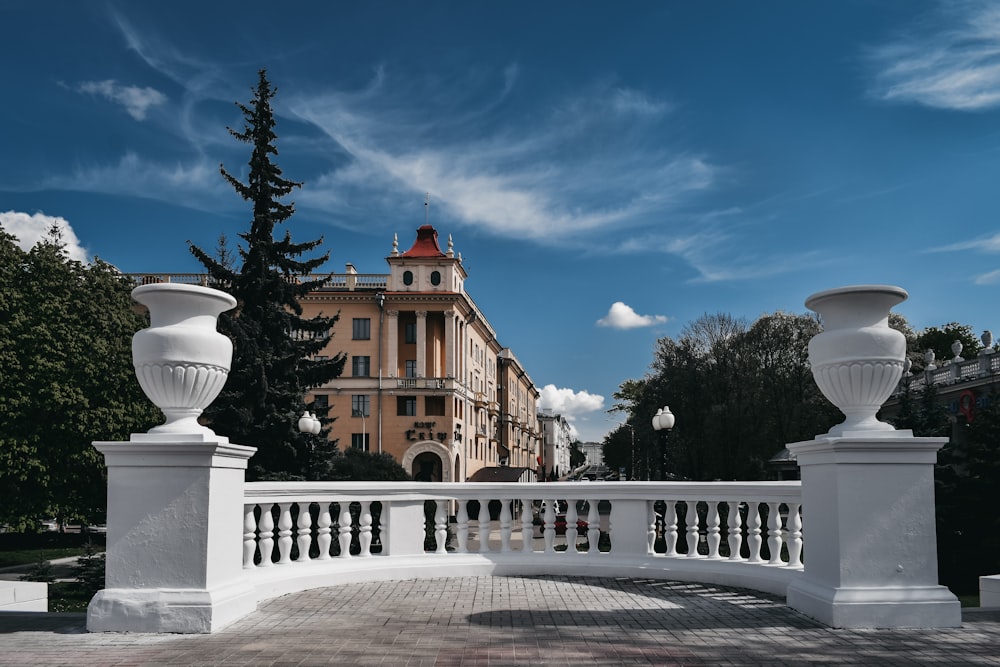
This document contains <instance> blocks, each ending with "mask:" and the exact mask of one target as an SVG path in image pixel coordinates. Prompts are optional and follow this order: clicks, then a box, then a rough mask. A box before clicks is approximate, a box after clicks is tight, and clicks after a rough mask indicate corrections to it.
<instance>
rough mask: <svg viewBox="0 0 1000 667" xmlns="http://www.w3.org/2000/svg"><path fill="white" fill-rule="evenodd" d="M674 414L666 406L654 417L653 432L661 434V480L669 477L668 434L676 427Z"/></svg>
mask: <svg viewBox="0 0 1000 667" xmlns="http://www.w3.org/2000/svg"><path fill="white" fill-rule="evenodd" d="M675 421H676V419H675V417H674V413H672V412H671V411H670V408H669V407H668V406H666V405H664V406H663V407H662V408H660V409H659V410H657V411H656V414H655V415H653V430H654V431H656V432H657V433H660V434H661V435H660V479H666V477H667V433H668V432H670V429H672V428H673V427H674V422H675Z"/></svg>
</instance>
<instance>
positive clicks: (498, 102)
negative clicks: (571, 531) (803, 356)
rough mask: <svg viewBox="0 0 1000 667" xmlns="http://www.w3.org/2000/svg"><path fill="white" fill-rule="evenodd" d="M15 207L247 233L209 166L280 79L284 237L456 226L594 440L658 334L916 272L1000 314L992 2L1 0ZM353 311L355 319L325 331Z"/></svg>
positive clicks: (999, 111)
mask: <svg viewBox="0 0 1000 667" xmlns="http://www.w3.org/2000/svg"><path fill="white" fill-rule="evenodd" d="M0 25H3V26H5V28H6V30H5V38H4V39H3V40H0V62H3V63H4V66H3V67H2V68H0V86H2V87H0V90H3V91H4V99H5V101H4V103H3V104H0V224H2V225H3V226H4V228H5V229H7V230H8V231H10V232H12V233H14V234H16V235H17V236H19V237H20V238H21V240H22V242H23V243H25V244H30V243H31V242H32V241H33V239H34V238H36V237H37V235H38V234H39V233H40V232H42V231H44V229H45V228H46V227H47V226H48V225H49V224H50V223H51V222H52V221H53V220H59V221H62V224H64V225H65V226H66V238H67V239H68V240H70V241H71V242H72V245H73V246H74V248H76V247H77V246H78V247H79V253H80V254H81V256H87V257H92V256H98V257H100V258H102V259H104V260H105V261H108V262H111V263H112V264H114V265H116V266H118V267H119V268H120V269H121V270H123V271H126V272H145V271H150V272H154V271H155V272H195V271H199V270H200V265H198V264H197V263H196V261H195V260H194V259H193V257H192V256H191V255H190V253H189V252H188V247H187V242H188V241H191V242H193V243H195V244H197V245H200V246H202V247H203V248H212V247H214V245H215V242H216V239H217V238H218V236H219V234H220V233H225V234H226V235H228V236H229V237H230V238H231V239H234V240H235V236H236V234H237V233H238V232H239V231H242V230H244V229H246V228H247V227H248V224H249V223H248V210H247V207H246V206H245V205H244V203H243V202H242V201H241V200H239V198H238V197H237V196H236V195H235V194H234V193H233V192H232V190H231V189H230V188H229V187H228V186H227V185H226V184H225V183H224V182H223V180H222V178H221V176H219V174H218V165H219V163H220V162H221V163H224V164H225V165H226V167H227V168H228V169H229V170H231V171H234V172H241V171H243V170H245V163H246V160H247V158H248V153H247V151H246V148H245V146H244V145H242V144H239V143H238V142H236V141H234V140H233V139H232V138H231V137H229V135H228V133H227V131H226V126H227V125H229V126H233V127H240V126H241V123H242V120H241V117H240V115H239V112H238V110H237V109H236V107H235V106H234V104H233V102H234V101H236V100H240V101H247V100H248V99H249V96H250V88H251V87H252V86H253V85H254V84H255V81H256V72H257V70H258V69H259V68H262V67H263V68H266V69H267V70H268V75H269V78H270V79H271V81H272V82H273V83H274V84H275V85H276V86H277V87H278V97H277V98H276V100H275V107H276V110H277V113H278V125H277V128H276V131H277V134H278V137H279V139H278V148H279V151H280V154H279V156H278V163H279V164H280V165H281V167H282V168H283V169H284V172H285V175H286V176H287V177H289V178H292V179H294V180H299V181H303V182H304V187H303V188H302V189H301V190H300V191H298V192H297V193H296V194H295V195H294V197H293V199H294V201H295V202H296V207H297V213H296V215H295V216H294V217H293V218H292V220H291V222H290V223H289V228H290V230H291V232H292V235H293V238H295V239H296V240H307V239H312V238H317V237H319V236H323V237H324V238H325V242H326V249H328V250H329V251H330V253H331V260H330V263H329V264H328V265H327V267H325V268H326V270H329V271H337V272H340V271H342V270H343V267H344V264H345V263H346V262H351V263H353V264H354V265H355V266H356V267H357V268H358V270H359V271H360V272H362V273H383V272H385V271H386V269H387V267H386V264H385V261H384V258H385V257H386V256H387V255H388V254H389V252H390V250H391V247H392V237H393V234H394V233H396V234H398V235H399V239H400V245H401V246H402V247H403V249H405V248H407V247H409V244H410V243H411V242H412V240H413V238H414V233H415V230H416V228H417V227H418V226H419V225H421V224H423V222H424V215H425V209H424V193H428V192H429V193H430V208H429V219H430V222H431V223H432V224H433V225H434V226H435V227H437V229H438V230H439V232H440V233H441V235H442V237H443V238H447V235H448V234H451V235H452V236H453V238H454V241H455V250H456V251H457V252H460V253H462V255H463V258H464V261H465V264H466V268H467V269H468V271H469V274H470V277H469V281H468V283H467V288H468V291H469V293H470V294H471V295H472V296H473V298H474V299H475V300H476V302H477V303H478V304H479V306H480V307H481V308H482V309H483V311H484V312H485V313H486V315H487V317H488V318H489V319H490V321H491V322H492V324H493V325H494V327H495V328H496V329H497V331H498V333H499V335H500V338H501V343H502V344H504V345H505V346H508V347H510V348H512V349H513V350H514V352H515V354H516V355H517V356H518V358H519V359H521V361H522V362H523V363H524V365H525V366H526V367H527V369H528V372H529V374H530V375H531V376H532V378H533V380H534V381H535V383H536V384H537V385H538V386H539V387H543V388H544V391H543V396H544V400H545V404H546V405H548V406H550V407H553V408H554V409H556V410H557V411H560V412H562V413H563V414H565V415H567V416H569V417H570V418H571V419H572V423H573V424H574V426H575V427H576V429H577V431H578V433H579V435H580V436H581V437H582V438H583V439H585V440H599V439H600V438H601V437H603V435H604V433H605V432H606V431H608V430H609V429H611V428H613V426H614V424H613V422H614V421H616V420H617V418H616V417H612V416H609V415H608V414H606V412H605V410H607V408H609V407H610V406H611V404H612V397H611V395H612V392H614V391H615V390H616V389H617V388H618V386H619V385H620V383H621V382H623V381H624V380H626V379H629V378H638V377H641V376H642V375H643V374H644V373H646V371H647V369H648V366H649V363H650V361H651V359H652V352H653V346H654V343H655V341H656V339H657V338H658V337H660V336H664V335H670V336H674V335H677V334H678V333H679V331H680V330H681V329H682V327H683V326H684V325H685V324H686V323H688V322H690V321H691V320H693V319H695V318H697V317H699V316H700V315H702V314H704V313H716V312H727V313H731V314H733V315H736V316H742V317H746V318H748V319H749V320H752V319H754V318H756V317H757V316H759V315H761V314H762V313H765V312H774V311H778V310H784V311H789V312H804V311H805V307H804V305H803V302H804V300H805V298H806V297H807V296H808V295H809V294H811V293H813V292H816V291H819V290H823V289H828V288H832V287H837V286H840V285H848V284H858V283H890V284H898V285H901V286H903V287H905V288H906V289H907V290H909V292H910V300H909V301H907V302H905V303H904V304H902V305H901V306H899V307H898V308H897V310H898V311H899V312H901V313H902V314H903V315H905V316H906V317H908V318H909V319H910V321H911V323H912V324H913V325H914V326H916V327H917V328H922V327H926V326H935V325H941V324H943V323H945V322H949V321H960V322H964V323H967V324H969V325H971V326H972V327H974V328H975V329H976V330H977V331H979V330H982V329H986V328H993V329H994V330H995V329H997V327H1000V323H998V322H996V317H995V316H994V312H996V311H997V308H996V307H995V306H994V304H995V303H996V302H994V301H993V299H994V298H996V295H997V291H998V283H1000V220H998V216H997V212H998V209H1000V4H998V3H995V2H972V1H968V2H967V1H955V2H940V3H939V2H921V1H919V0H872V1H866V2H860V1H853V0H843V1H840V2H826V3H804V2H799V1H794V2H792V1H788V2H770V3H750V2H713V3H696V2H635V3H614V4H612V3H579V2H562V1H552V2H544V3H534V2H531V3H529V2H505V3H499V2H495V3H464V2H420V3H417V2H383V3H346V2H300V3H288V4H286V5H285V6H284V8H282V9H278V7H277V5H276V4H275V3H265V2H255V1H250V2H246V1H245V2H240V3H230V2H198V3H194V2H187V1H186V0H180V1H176V2H171V3H134V2H132V3H127V2H73V3H70V2H51V1H48V0H23V1H22V0H7V1H6V2H4V3H3V4H2V5H0ZM335 335H336V334H335Z"/></svg>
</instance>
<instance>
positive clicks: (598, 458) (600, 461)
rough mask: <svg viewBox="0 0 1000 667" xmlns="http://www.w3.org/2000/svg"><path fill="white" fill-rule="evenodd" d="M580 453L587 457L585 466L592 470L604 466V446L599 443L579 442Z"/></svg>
mask: <svg viewBox="0 0 1000 667" xmlns="http://www.w3.org/2000/svg"><path fill="white" fill-rule="evenodd" d="M580 451H581V452H583V455H584V456H586V457H587V459H586V463H587V465H589V466H591V467H593V468H601V467H603V466H604V444H603V443H600V442H581V443H580Z"/></svg>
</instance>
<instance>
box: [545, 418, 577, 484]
mask: <svg viewBox="0 0 1000 667" xmlns="http://www.w3.org/2000/svg"><path fill="white" fill-rule="evenodd" d="M538 421H539V422H540V423H541V426H542V446H543V448H544V450H545V453H544V454H543V456H542V463H543V465H544V467H545V477H546V479H558V478H560V477H562V476H564V475H567V474H569V472H570V462H569V460H570V448H571V447H572V442H573V438H572V435H571V433H570V428H569V423H567V421H566V420H565V419H564V418H563V417H562V415H556V414H552V413H551V412H548V411H545V410H543V411H542V412H540V413H539V414H538Z"/></svg>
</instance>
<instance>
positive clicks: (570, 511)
mask: <svg viewBox="0 0 1000 667" xmlns="http://www.w3.org/2000/svg"><path fill="white" fill-rule="evenodd" d="M567 502H568V503H569V504H568V505H567V507H566V553H570V554H575V553H576V538H577V537H579V535H580V531H579V529H578V528H577V526H576V522H577V521H578V520H579V518H580V516H579V514H578V513H577V511H576V501H575V500H569V501H567Z"/></svg>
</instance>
